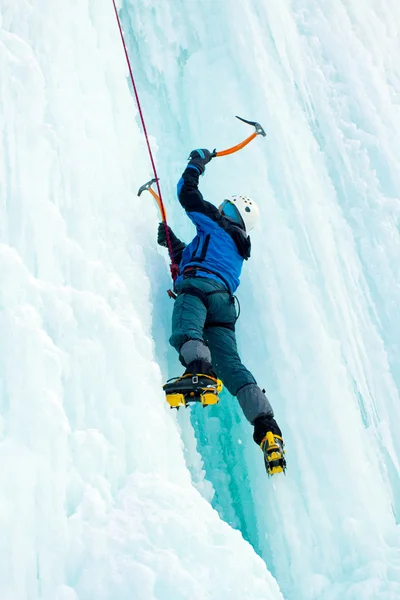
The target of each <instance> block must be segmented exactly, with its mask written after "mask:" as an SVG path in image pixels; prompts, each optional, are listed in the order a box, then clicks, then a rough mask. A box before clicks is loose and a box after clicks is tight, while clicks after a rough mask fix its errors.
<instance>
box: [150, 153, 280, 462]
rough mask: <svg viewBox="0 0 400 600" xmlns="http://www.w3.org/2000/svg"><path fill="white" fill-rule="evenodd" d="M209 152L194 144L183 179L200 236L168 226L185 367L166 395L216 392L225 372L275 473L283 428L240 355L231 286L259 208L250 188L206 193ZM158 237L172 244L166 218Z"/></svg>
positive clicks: (181, 189)
mask: <svg viewBox="0 0 400 600" xmlns="http://www.w3.org/2000/svg"><path fill="white" fill-rule="evenodd" d="M212 158H213V153H211V152H210V151H209V150H206V149H197V150H193V151H192V152H191V153H190V156H189V163H188V165H187V167H186V169H185V171H184V172H183V174H182V177H181V179H180V180H179V183H178V198H179V202H180V203H181V205H182V206H183V208H184V209H185V211H186V213H187V215H188V217H189V218H190V219H191V221H192V222H193V223H194V225H195V226H196V230H197V234H196V237H195V238H194V239H193V240H192V242H190V244H188V245H185V244H184V243H183V242H181V241H180V240H179V239H178V238H177V237H176V236H175V234H174V233H173V232H172V230H171V229H168V230H169V235H170V242H171V247H172V251H173V255H174V260H175V262H176V263H177V264H179V276H178V278H177V280H176V282H175V291H176V293H177V298H176V300H175V304H174V310H173V316H172V335H171V338H170V343H171V345H172V346H173V347H174V348H175V349H176V350H177V351H178V352H179V358H180V361H181V363H182V364H183V365H184V366H185V367H186V370H185V373H184V374H183V376H182V377H179V378H177V379H176V380H175V381H174V382H173V383H167V384H166V385H165V386H164V389H165V392H166V394H167V399H168V395H170V397H172V396H171V394H172V395H173V394H179V393H185V394H187V393H188V392H190V391H191V390H192V396H193V395H194V394H195V393H196V390H199V389H201V390H208V389H210V390H211V391H212V392H214V394H215V395H216V394H217V392H218V391H219V390H220V389H221V387H222V386H220V387H218V384H219V385H220V382H219V380H218V379H217V377H218V378H219V379H220V380H222V382H223V384H224V385H225V386H226V388H227V389H228V390H229V392H230V393H231V394H232V395H233V396H236V397H237V399H238V401H239V404H240V406H241V408H242V410H243V413H244V415H245V417H246V418H247V419H248V421H250V423H251V424H252V425H253V426H254V434H253V438H254V441H255V442H256V443H257V444H258V445H259V446H261V448H262V449H263V452H264V459H265V464H266V468H267V472H268V473H269V474H274V473H277V472H280V471H282V470H283V469H284V467H285V461H284V451H283V440H282V433H281V430H280V428H279V426H278V424H277V422H276V421H275V419H274V412H273V410H272V407H271V404H270V403H269V401H268V398H267V396H266V395H265V393H264V392H263V391H262V390H261V389H260V388H259V386H258V385H257V383H256V380H255V379H254V377H253V375H252V374H251V373H250V371H249V370H248V369H247V368H246V367H245V366H244V365H243V364H242V362H241V360H240V357H239V354H238V350H237V345H236V337H235V323H236V320H237V315H236V306H235V300H234V296H233V294H234V293H235V291H236V289H237V287H238V285H239V276H240V273H241V270H242V265H243V261H244V260H248V259H249V258H250V247H251V244H250V237H249V232H250V231H251V230H252V229H253V227H254V226H255V224H256V222H257V220H258V217H259V209H258V207H257V205H256V203H255V202H254V201H253V200H251V199H250V198H248V197H247V196H232V197H230V198H228V199H226V200H224V201H223V202H222V204H221V205H220V206H219V208H217V207H216V206H214V205H213V204H211V203H210V202H206V201H205V200H204V199H203V196H202V194H201V193H200V191H199V189H198V183H199V176H200V175H202V174H203V173H204V172H205V166H206V164H207V163H208V162H209V161H210V160H211V159H212ZM157 241H158V243H159V244H160V245H161V246H166V245H167V239H166V230H165V226H164V224H163V223H160V226H159V230H158V240H157ZM182 397H183V396H182ZM214 397H215V396H214ZM210 403H211V402H210ZM212 403H214V402H212Z"/></svg>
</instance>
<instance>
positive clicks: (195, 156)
mask: <svg viewBox="0 0 400 600" xmlns="http://www.w3.org/2000/svg"><path fill="white" fill-rule="evenodd" d="M216 154H217V153H216V151H215V150H213V151H212V152H210V151H209V150H207V148H197V149H196V150H192V151H191V153H190V154H189V161H190V162H189V165H193V166H194V167H197V169H199V171H200V173H201V174H203V173H204V171H205V170H206V164H207V163H209V162H210V160H211V159H212V158H214V156H216Z"/></svg>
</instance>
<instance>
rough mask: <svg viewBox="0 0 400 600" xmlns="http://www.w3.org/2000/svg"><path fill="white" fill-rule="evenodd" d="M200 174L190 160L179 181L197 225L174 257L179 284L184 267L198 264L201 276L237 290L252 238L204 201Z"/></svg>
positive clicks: (180, 194)
mask: <svg viewBox="0 0 400 600" xmlns="http://www.w3.org/2000/svg"><path fill="white" fill-rule="evenodd" d="M199 176H200V173H199V170H198V169H197V168H196V167H195V166H194V165H191V164H190V163H189V165H188V166H187V167H186V169H185V171H184V172H183V174H182V177H181V179H180V180H179V182H178V198H179V202H180V203H181V205H182V206H183V208H184V209H185V210H186V213H187V215H188V217H189V218H190V219H191V220H192V221H193V223H194V224H195V226H196V229H197V235H196V237H195V238H194V240H193V241H192V242H190V244H188V245H187V246H186V247H184V249H182V248H183V244H182V245H181V248H180V251H179V252H178V253H177V256H175V260H176V261H177V262H178V261H179V262H180V264H179V271H180V274H179V277H178V278H177V280H176V283H179V282H180V281H182V279H183V272H184V270H185V269H187V268H188V267H198V268H199V269H200V270H199V271H198V272H197V274H198V275H199V276H201V277H211V278H212V279H217V280H218V281H222V282H223V283H224V284H225V285H226V286H227V288H228V289H229V291H230V292H231V293H234V292H235V290H236V289H237V287H238V285H239V283H240V274H241V271H242V265H243V260H247V259H248V258H249V257H250V248H251V244H250V238H249V237H248V235H246V233H245V232H244V231H243V229H242V228H241V227H239V226H238V225H236V224H234V223H233V222H232V221H230V220H229V219H227V218H226V217H224V216H223V215H221V213H220V212H219V211H218V209H217V207H216V206H214V205H213V204H211V203H210V202H206V201H205V200H204V198H203V196H202V194H201V193H200V191H199V189H198V183H199ZM202 269H205V270H206V271H209V272H208V273H207V272H206V271H203V270H202Z"/></svg>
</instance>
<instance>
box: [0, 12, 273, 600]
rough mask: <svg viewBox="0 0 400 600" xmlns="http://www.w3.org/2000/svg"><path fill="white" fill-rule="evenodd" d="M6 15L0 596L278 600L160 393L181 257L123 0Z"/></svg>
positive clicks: (0, 88)
mask: <svg viewBox="0 0 400 600" xmlns="http://www.w3.org/2000/svg"><path fill="white" fill-rule="evenodd" d="M1 17H2V23H1V30H0V73H1V75H0V78H1V79H0V93H1V109H0V110H1V113H0V119H1V120H0V126H1V162H0V165H1V166H0V199H1V200H0V201H1V216H0V231H1V245H0V280H1V289H0V331H1V335H0V359H1V360H0V365H1V366H0V392H1V395H0V414H1V429H0V597H1V599H2V600H34V599H39V598H40V599H46V600H77V599H79V600H89V599H90V600H93V599H94V598H96V600H101V599H108V600H111V599H113V600H114V599H115V600H123V599H125V598H126V599H128V598H129V599H130V600H131V599H132V598H135V600H136V599H138V600H139V599H142V600H150V599H152V598H157V599H161V598H162V599H165V600H177V599H186V598H189V597H190V598H197V599H198V600H203V599H205V598H207V599H208V598H209V599H215V600H218V599H220V598H221V597H222V594H225V593H226V594H229V595H230V597H233V598H238V599H239V598H240V599H242V598H247V597H248V598H253V599H254V600H256V599H258V598H265V599H268V600H269V599H271V600H275V599H276V600H278V599H279V598H282V596H281V594H280V593H279V590H278V586H277V584H276V582H275V581H274V579H273V578H272V576H271V575H270V574H269V572H268V571H267V568H266V565H265V563H264V562H263V561H262V559H261V558H260V557H259V556H257V555H256V553H255V552H254V550H253V549H252V548H251V546H250V544H248V543H247V542H245V541H244V540H243V538H242V536H241V534H240V532H238V531H234V530H233V529H231V528H230V527H229V525H227V524H226V523H224V522H223V521H222V520H221V519H220V518H219V516H218V514H217V512H216V511H215V510H214V509H213V508H212V507H211V506H210V504H209V503H208V502H207V501H206V500H205V499H204V498H203V497H202V496H201V494H200V493H199V492H198V491H197V490H196V489H195V488H194V487H193V485H192V483H191V478H190V475H189V471H188V469H187V466H186V463H185V460H184V455H183V447H182V441H181V437H180V429H179V427H178V426H177V424H176V418H175V415H174V414H171V413H170V412H169V411H168V409H167V407H166V406H165V402H164V399H163V395H162V392H161V384H162V380H163V379H162V375H161V371H160V368H159V366H158V364H157V362H156V360H155V355H154V342H153V340H152V328H153V327H157V323H154V322H153V314H152V311H153V302H154V298H153V297H152V296H151V293H150V292H151V289H150V282H149V277H152V276H154V273H156V272H157V269H159V271H160V272H162V273H164V267H165V264H164V258H163V256H162V255H161V254H159V253H158V251H157V250H156V245H155V240H154V232H155V228H156V223H157V218H158V216H157V213H156V209H155V207H154V206H153V204H152V202H150V201H149V200H148V199H147V198H143V199H141V200H138V198H137V197H136V190H137V189H138V187H139V185H141V184H142V183H143V181H144V180H145V179H146V178H148V176H149V171H148V162H147V156H146V151H145V146H144V142H143V138H142V136H141V133H140V130H139V128H138V126H137V124H136V121H135V118H136V111H135V108H134V105H133V103H132V98H131V96H130V93H129V89H128V86H127V82H126V66H125V64H124V61H123V54H122V52H121V46H120V41H119V39H118V31H117V29H116V23H115V19H114V15H113V12H112V4H111V3H108V2H107V3H106V2H103V3H102V4H101V5H99V4H98V3H96V4H95V3H89V2H85V1H80V2H75V3H72V4H71V3H65V2H54V3H51V4H49V3H48V2H46V1H44V0H42V1H39V2H35V3H34V5H30V4H28V3H27V2H23V1H22V0H21V1H17V2H15V1H14V0H13V1H12V2H5V3H4V2H3V3H2V5H1ZM164 279H165V283H166V282H167V277H166V276H165V275H164ZM158 327H159V325H158Z"/></svg>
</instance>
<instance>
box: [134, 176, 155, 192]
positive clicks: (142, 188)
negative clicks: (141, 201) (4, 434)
mask: <svg viewBox="0 0 400 600" xmlns="http://www.w3.org/2000/svg"><path fill="white" fill-rule="evenodd" d="M156 181H157V179H155V178H154V179H150V181H148V182H147V183H144V184H143V185H142V186H140V188H139V190H138V193H137V195H138V196H140V194H141V193H142V192H144V191H145V190H150V189H151V186H152V185H153V183H155V182H156Z"/></svg>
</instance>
